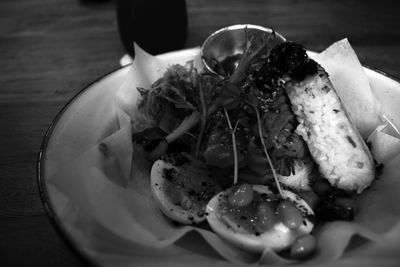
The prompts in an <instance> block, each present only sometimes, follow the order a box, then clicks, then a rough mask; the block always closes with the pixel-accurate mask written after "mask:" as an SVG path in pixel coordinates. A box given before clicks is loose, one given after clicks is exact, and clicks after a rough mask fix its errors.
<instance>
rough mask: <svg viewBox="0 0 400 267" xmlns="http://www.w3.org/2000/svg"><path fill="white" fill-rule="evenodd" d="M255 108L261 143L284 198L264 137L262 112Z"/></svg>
mask: <svg viewBox="0 0 400 267" xmlns="http://www.w3.org/2000/svg"><path fill="white" fill-rule="evenodd" d="M254 109H255V111H256V115H257V124H258V133H259V135H260V140H261V144H262V146H263V149H264V154H265V156H266V157H267V161H268V164H269V166H270V167H271V170H272V175H273V176H274V179H275V183H276V187H277V188H278V192H279V194H280V195H281V197H282V198H284V197H283V192H282V188H281V184H280V183H279V179H278V176H277V175H276V172H275V168H274V165H273V164H272V161H271V158H270V156H269V154H268V151H267V146H266V145H265V143H264V138H263V134H262V129H261V120H260V113H259V112H258V109H257V107H254Z"/></svg>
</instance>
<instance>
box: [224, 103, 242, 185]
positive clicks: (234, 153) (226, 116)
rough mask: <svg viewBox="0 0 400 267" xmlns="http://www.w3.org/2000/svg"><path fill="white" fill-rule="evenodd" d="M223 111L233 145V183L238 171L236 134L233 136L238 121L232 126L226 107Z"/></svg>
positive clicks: (236, 178)
mask: <svg viewBox="0 0 400 267" xmlns="http://www.w3.org/2000/svg"><path fill="white" fill-rule="evenodd" d="M224 113H225V118H226V120H227V122H228V127H229V130H230V132H231V136H232V147H233V160H234V169H233V184H237V182H238V173H239V167H238V156H237V147H236V136H235V131H236V129H237V125H238V121H237V122H236V124H235V128H233V127H232V123H231V120H230V118H229V114H228V111H227V110H226V108H224Z"/></svg>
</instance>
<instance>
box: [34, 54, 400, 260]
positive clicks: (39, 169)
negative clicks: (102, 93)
mask: <svg viewBox="0 0 400 267" xmlns="http://www.w3.org/2000/svg"><path fill="white" fill-rule="evenodd" d="M196 49H199V48H197V47H195V48H186V49H182V50H176V51H171V52H167V53H163V54H160V55H158V56H160V57H174V55H179V54H184V53H185V52H193V51H194V50H196ZM130 65H132V63H129V64H127V65H124V66H120V67H117V68H114V69H113V70H111V71H109V72H106V73H105V74H103V75H101V76H99V77H98V78H96V79H94V80H93V81H91V82H89V83H87V84H86V85H84V86H83V87H82V89H80V90H79V91H78V92H77V93H76V94H75V95H73V96H72V97H71V98H70V99H69V100H68V101H67V102H66V103H65V104H64V105H63V107H62V108H61V109H60V110H59V111H57V114H56V115H55V116H54V118H53V119H52V120H51V122H50V124H49V126H48V127H47V130H46V133H45V134H44V137H43V139H42V142H41V144H40V149H39V152H38V155H37V162H36V182H37V186H38V189H39V194H40V198H41V202H42V205H43V207H44V209H45V211H46V214H47V217H48V218H49V220H50V222H51V225H52V226H53V228H54V229H55V230H56V232H57V234H58V235H59V236H60V237H61V239H62V240H63V241H64V243H65V244H66V246H67V247H68V248H69V249H70V250H71V251H72V252H73V253H74V254H75V255H76V256H77V257H78V258H79V259H81V260H83V261H84V262H85V263H86V264H88V265H89V266H96V267H102V265H101V264H100V263H99V262H97V261H96V259H94V258H93V257H91V256H90V255H89V254H88V253H86V252H85V251H84V250H83V249H82V248H81V247H80V246H79V244H78V243H77V242H76V241H75V240H74V239H73V238H72V237H71V235H70V234H69V233H68V230H67V229H66V228H65V227H64V225H63V223H62V220H61V219H60V218H59V217H58V216H57V214H56V212H55V209H54V207H53V204H52V203H51V201H50V197H49V193H48V188H47V185H46V181H45V180H46V179H45V177H44V165H45V157H44V155H45V153H46V149H47V146H48V143H49V140H50V138H51V136H52V133H53V131H54V129H55V127H56V126H57V124H58V123H59V121H60V119H61V118H62V117H63V115H64V113H65V112H66V111H67V110H68V108H70V107H71V105H72V104H73V103H74V102H75V101H76V100H77V99H78V98H79V97H80V96H81V95H83V94H84V93H85V92H87V91H88V90H90V88H92V87H93V86H94V85H96V84H98V83H100V82H101V81H102V80H104V79H106V78H107V77H109V76H110V75H112V74H114V73H116V72H118V71H122V70H123V69H125V68H129V67H130ZM361 65H362V67H364V68H367V69H369V70H372V71H373V72H376V73H378V74H380V75H382V76H385V77H386V78H389V79H391V80H393V81H395V82H397V83H398V84H399V85H400V78H399V77H397V76H395V75H392V74H390V73H388V72H386V71H383V70H382V69H380V68H376V67H373V66H370V65H368V64H363V63H361Z"/></svg>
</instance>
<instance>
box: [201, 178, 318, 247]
mask: <svg viewBox="0 0 400 267" xmlns="http://www.w3.org/2000/svg"><path fill="white" fill-rule="evenodd" d="M252 187H253V190H254V191H257V192H259V193H266V194H272V192H271V190H270V189H269V188H268V186H264V185H252ZM228 191H229V189H228V190H227V191H223V192H221V193H219V194H217V195H216V196H214V197H213V198H212V199H211V200H210V202H209V203H208V205H207V209H206V212H207V213H208V216H207V221H208V223H209V224H210V226H211V228H212V229H213V230H214V231H215V232H216V233H217V234H218V235H220V236H221V237H222V238H224V239H226V240H227V241H229V242H230V243H232V244H234V245H236V246H237V247H239V248H242V249H243V250H246V251H250V252H262V251H264V250H265V249H267V248H269V249H272V250H274V251H282V250H284V249H286V248H289V247H290V246H291V245H292V244H293V243H294V241H295V240H296V239H297V238H298V237H300V236H303V235H305V234H309V233H310V232H311V231H312V229H313V227H314V224H313V223H312V222H311V221H310V220H309V219H308V218H307V217H304V214H303V217H304V224H301V226H300V227H299V228H298V229H294V230H293V229H290V228H289V227H287V226H286V225H285V224H283V223H282V222H277V223H275V225H274V226H273V227H272V228H271V229H269V230H268V231H265V232H263V233H260V235H258V236H256V235H255V234H254V233H250V232H247V231H245V230H243V227H237V226H235V224H229V225H228V224H227V222H226V221H224V220H223V219H222V218H221V215H220V214H219V211H218V209H219V203H220V200H219V199H220V198H221V196H222V195H225V194H227V193H228ZM283 195H284V197H285V198H286V199H290V200H292V201H293V203H294V204H295V205H296V206H297V207H298V208H299V207H302V208H300V210H301V211H302V213H303V212H304V209H305V210H306V211H307V212H306V213H308V214H309V215H314V212H313V211H312V209H311V208H310V206H309V205H308V204H307V203H306V202H305V201H304V200H303V199H301V198H300V197H299V196H298V195H296V194H294V193H292V192H290V191H287V190H283Z"/></svg>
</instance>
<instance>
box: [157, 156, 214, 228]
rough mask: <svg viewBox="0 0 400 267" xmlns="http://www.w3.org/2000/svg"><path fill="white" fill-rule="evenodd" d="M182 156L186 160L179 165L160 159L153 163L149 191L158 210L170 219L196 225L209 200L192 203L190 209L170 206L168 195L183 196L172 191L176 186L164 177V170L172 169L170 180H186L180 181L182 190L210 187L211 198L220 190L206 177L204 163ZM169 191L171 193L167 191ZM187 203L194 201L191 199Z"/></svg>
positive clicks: (207, 174)
mask: <svg viewBox="0 0 400 267" xmlns="http://www.w3.org/2000/svg"><path fill="white" fill-rule="evenodd" d="M183 156H184V157H186V160H188V161H187V162H186V163H185V164H183V165H180V166H176V165H174V164H173V162H170V161H168V160H165V159H163V158H161V159H158V160H157V161H155V162H154V164H153V166H152V168H151V173H150V177H151V178H150V180H151V191H152V193H153V196H154V199H155V201H156V203H157V205H158V206H159V208H160V210H161V211H162V212H163V213H164V214H165V215H166V216H167V217H169V218H170V219H172V220H174V221H176V222H180V223H183V224H194V223H200V222H202V221H204V220H206V216H205V208H206V205H207V203H208V201H209V199H207V200H204V201H196V205H193V207H190V208H187V207H182V206H181V205H177V203H174V201H173V200H172V199H173V198H174V196H171V195H170V194H171V193H174V194H182V195H184V193H182V192H183V191H180V190H175V188H176V185H175V184H174V183H173V182H172V181H171V180H168V179H166V178H165V177H164V176H165V175H164V172H165V170H170V169H173V170H174V177H175V178H176V179H179V180H181V181H186V183H185V182H182V184H184V186H185V187H186V188H185V189H186V191H187V190H189V189H187V187H190V190H193V191H196V192H198V191H199V190H203V189H204V187H202V186H201V184H202V183H207V184H209V185H212V186H211V187H210V188H212V190H214V193H213V194H212V195H215V194H216V193H217V192H219V191H220V190H221V188H220V187H219V186H218V185H217V184H215V183H214V181H213V180H212V179H211V178H210V175H209V172H208V169H207V167H206V166H205V165H204V164H202V163H201V162H199V161H196V160H195V159H193V158H191V157H190V156H188V155H185V154H183ZM171 188H172V192H171V191H170V189H171ZM210 198H211V196H210ZM191 200H192V201H195V200H193V199H191Z"/></svg>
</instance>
